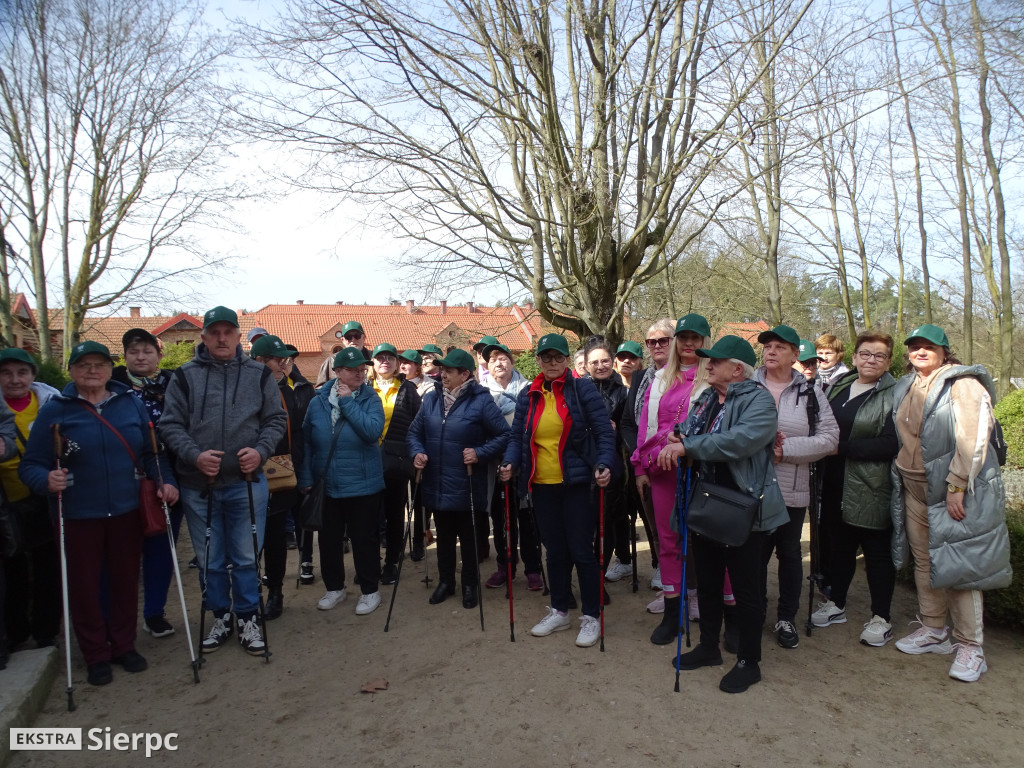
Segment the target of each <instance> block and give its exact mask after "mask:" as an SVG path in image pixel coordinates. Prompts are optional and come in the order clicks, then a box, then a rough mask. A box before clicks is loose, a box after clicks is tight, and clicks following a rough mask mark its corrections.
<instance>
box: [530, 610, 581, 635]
mask: <svg viewBox="0 0 1024 768" xmlns="http://www.w3.org/2000/svg"><path fill="white" fill-rule="evenodd" d="M547 609H548V615H547V616H545V617H544V618H543V619H541V620H540V622H539V623H538V624H535V625H534V627H533V629H531V630H530V634H531V635H533V636H534V637H547V636H548V635H550V634H551V633H552V632H558V631H559V630H561V629H568V628H569V625H570V624H571V623H572V622H570V621H569V614H567V613H561V612H559V611H556V610H555V609H554V608H552V607H551V606H547Z"/></svg>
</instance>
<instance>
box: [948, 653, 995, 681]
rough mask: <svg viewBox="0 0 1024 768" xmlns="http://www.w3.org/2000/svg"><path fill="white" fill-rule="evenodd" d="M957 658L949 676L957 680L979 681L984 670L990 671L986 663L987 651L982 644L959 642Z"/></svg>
mask: <svg viewBox="0 0 1024 768" xmlns="http://www.w3.org/2000/svg"><path fill="white" fill-rule="evenodd" d="M953 647H954V648H956V658H955V659H954V660H953V665H952V666H951V667H950V668H949V676H950V677H952V678H955V679H956V680H963V681H964V682H965V683H974V682H977V680H978V678H980V677H981V674H982V673H983V672H988V664H986V663H985V652H984V651H983V650H981V646H980V645H975V644H974V643H957V644H956V645H954V646H953Z"/></svg>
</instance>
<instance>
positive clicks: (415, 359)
mask: <svg viewBox="0 0 1024 768" xmlns="http://www.w3.org/2000/svg"><path fill="white" fill-rule="evenodd" d="M399 357H400V358H402V359H403V360H407V361H408V362H410V363H416V365H423V357H422V356H421V355H420V353H419V352H417V351H416V350H415V349H407V350H405V351H404V352H403V353H402V354H400V355H399Z"/></svg>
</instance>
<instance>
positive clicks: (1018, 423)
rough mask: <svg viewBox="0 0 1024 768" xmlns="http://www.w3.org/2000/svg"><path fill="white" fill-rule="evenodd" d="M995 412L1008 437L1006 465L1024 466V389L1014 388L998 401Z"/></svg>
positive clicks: (1018, 467)
mask: <svg viewBox="0 0 1024 768" xmlns="http://www.w3.org/2000/svg"><path fill="white" fill-rule="evenodd" d="M995 414H996V418H997V419H999V423H1000V424H1002V425H1003V436H1004V437H1005V438H1006V447H1007V456H1006V466H1007V467H1013V468H1016V469H1020V468H1021V467H1024V390H1022V389H1017V390H1014V391H1013V392H1011V393H1010V394H1008V395H1007V396H1006V397H1004V398H1003V399H1002V400H1000V401H999V402H998V403H996V407H995Z"/></svg>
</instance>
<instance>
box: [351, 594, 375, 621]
mask: <svg viewBox="0 0 1024 768" xmlns="http://www.w3.org/2000/svg"><path fill="white" fill-rule="evenodd" d="M378 608H380V592H371V593H370V594H368V595H360V596H359V602H358V603H356V616H365V615H366V614H368V613H373V612H374V611H376V610H377V609H378Z"/></svg>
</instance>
